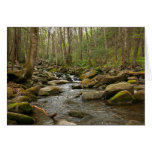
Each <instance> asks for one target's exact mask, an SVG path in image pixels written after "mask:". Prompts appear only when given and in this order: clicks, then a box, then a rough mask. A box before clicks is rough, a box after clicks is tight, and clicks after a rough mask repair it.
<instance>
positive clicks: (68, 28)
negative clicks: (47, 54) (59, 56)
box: [67, 27, 72, 64]
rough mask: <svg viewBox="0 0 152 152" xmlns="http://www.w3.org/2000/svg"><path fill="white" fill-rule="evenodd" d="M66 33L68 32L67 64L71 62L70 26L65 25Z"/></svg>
mask: <svg viewBox="0 0 152 152" xmlns="http://www.w3.org/2000/svg"><path fill="white" fill-rule="evenodd" d="M67 34H68V44H69V46H68V56H67V57H68V58H67V63H68V64H71V63H72V56H71V52H72V50H71V28H70V27H67Z"/></svg>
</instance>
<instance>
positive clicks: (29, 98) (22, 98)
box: [14, 94, 37, 102]
mask: <svg viewBox="0 0 152 152" xmlns="http://www.w3.org/2000/svg"><path fill="white" fill-rule="evenodd" d="M36 100H37V97H36V96H35V95H33V94H28V95H25V96H18V97H16V98H15V99H14V101H15V102H23V101H27V102H32V101H36Z"/></svg>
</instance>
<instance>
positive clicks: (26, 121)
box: [7, 112, 34, 124]
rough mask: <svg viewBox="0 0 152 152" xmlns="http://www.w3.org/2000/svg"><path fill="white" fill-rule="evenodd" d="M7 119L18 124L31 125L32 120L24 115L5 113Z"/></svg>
mask: <svg viewBox="0 0 152 152" xmlns="http://www.w3.org/2000/svg"><path fill="white" fill-rule="evenodd" d="M7 119H8V120H12V121H16V122H17V123H18V124H33V123H34V119H33V118H32V117H30V116H27V115H24V114H18V113H13V112H7Z"/></svg>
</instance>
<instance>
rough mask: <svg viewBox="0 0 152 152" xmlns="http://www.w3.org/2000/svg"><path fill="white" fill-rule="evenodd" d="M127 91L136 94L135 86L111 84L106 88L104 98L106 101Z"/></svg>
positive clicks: (125, 83) (123, 83)
mask: <svg viewBox="0 0 152 152" xmlns="http://www.w3.org/2000/svg"><path fill="white" fill-rule="evenodd" d="M123 90H127V91H129V92H130V93H132V94H134V86H133V85H132V84H130V83H128V82H120V83H115V84H110V85H108V86H107V87H106V89H105V92H104V95H103V96H104V97H105V98H106V99H108V98H110V97H112V96H113V95H115V94H116V93H118V92H119V91H123Z"/></svg>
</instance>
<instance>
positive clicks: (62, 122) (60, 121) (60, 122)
mask: <svg viewBox="0 0 152 152" xmlns="http://www.w3.org/2000/svg"><path fill="white" fill-rule="evenodd" d="M55 125H65V126H69V125H77V124H75V123H73V122H69V121H67V120H65V119H61V120H57V121H56V122H55Z"/></svg>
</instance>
